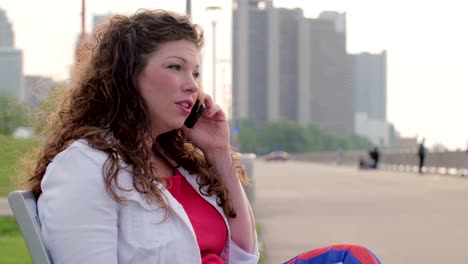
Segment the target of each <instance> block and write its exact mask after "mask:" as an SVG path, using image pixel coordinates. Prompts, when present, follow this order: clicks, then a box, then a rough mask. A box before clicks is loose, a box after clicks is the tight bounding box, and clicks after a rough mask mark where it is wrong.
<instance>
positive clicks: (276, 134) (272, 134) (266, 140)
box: [259, 119, 307, 152]
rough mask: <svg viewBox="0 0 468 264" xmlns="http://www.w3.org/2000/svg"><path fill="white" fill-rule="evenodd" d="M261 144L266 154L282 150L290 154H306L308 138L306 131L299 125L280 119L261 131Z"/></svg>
mask: <svg viewBox="0 0 468 264" xmlns="http://www.w3.org/2000/svg"><path fill="white" fill-rule="evenodd" d="M259 138H260V140H259V144H260V145H261V149H262V150H264V151H265V152H269V151H273V150H277V149H281V150H284V151H288V152H304V151H306V150H307V148H306V138H305V135H304V131H303V129H302V127H301V126H300V125H298V124H297V123H295V122H293V121H291V120H287V119H280V120H277V121H273V122H270V123H268V124H267V125H266V126H265V127H263V129H261V131H260V136H259Z"/></svg>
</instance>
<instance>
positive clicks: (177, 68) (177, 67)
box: [168, 64, 180, 71]
mask: <svg viewBox="0 0 468 264" xmlns="http://www.w3.org/2000/svg"><path fill="white" fill-rule="evenodd" d="M168 68H169V69H173V70H176V71H180V65H178V64H173V65H169V67H168Z"/></svg>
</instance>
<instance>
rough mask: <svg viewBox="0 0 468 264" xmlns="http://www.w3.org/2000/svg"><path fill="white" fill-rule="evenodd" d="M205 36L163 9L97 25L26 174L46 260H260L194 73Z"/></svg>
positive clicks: (231, 163)
mask: <svg viewBox="0 0 468 264" xmlns="http://www.w3.org/2000/svg"><path fill="white" fill-rule="evenodd" d="M202 42H203V34H202V32H201V30H200V28H199V27H198V26H197V25H194V24H192V23H191V21H190V20H189V19H188V18H187V17H185V16H181V15H178V14H175V13H171V12H168V11H163V10H156V11H148V10H141V11H138V12H137V13H136V14H135V15H133V16H131V17H126V16H121V15H116V16H114V17H112V18H111V19H110V20H109V21H108V22H107V23H106V24H104V25H102V26H101V27H99V28H98V29H97V30H96V32H95V35H94V38H93V42H92V43H91V44H88V45H87V46H86V48H87V50H86V52H85V54H87V57H85V58H84V59H83V60H82V61H80V65H78V68H77V70H78V73H79V74H78V75H77V78H76V80H74V83H73V88H72V89H71V90H70V91H69V92H68V93H67V95H66V96H65V99H64V101H63V103H62V104H61V105H60V106H59V107H58V109H57V111H56V115H55V118H53V119H52V121H51V122H50V127H49V129H48V131H47V133H46V141H45V144H44V145H43V147H42V149H41V153H40V156H39V159H38V162H37V165H36V167H35V171H34V174H33V175H32V176H31V178H30V179H29V183H30V184H31V189H32V190H33V192H34V194H35V195H36V197H37V198H38V213H39V217H40V220H41V222H42V234H43V236H44V240H45V243H46V245H47V248H48V250H49V253H50V255H51V258H52V259H53V261H54V263H257V262H258V246H257V237H256V233H255V221H254V218H253V214H252V210H251V208H250V205H249V203H248V200H247V198H246V195H245V193H244V191H243V188H242V184H241V180H240V179H245V178H246V177H245V175H244V174H243V172H242V170H241V169H240V168H241V167H240V165H238V163H237V159H235V158H233V157H234V156H233V155H232V154H231V150H230V147H229V129H228V124H227V120H226V116H225V114H224V113H223V111H222V110H221V109H220V107H219V106H218V105H216V104H215V103H214V102H213V100H212V99H211V97H210V96H203V94H202V92H201V91H200V88H199V86H198V83H197V77H198V75H199V57H200V56H199V51H200V48H201V46H202ZM197 99H199V100H200V101H201V102H203V103H204V104H205V106H206V111H205V112H204V113H203V114H202V115H201V117H200V119H199V120H198V122H197V123H196V125H195V126H194V127H193V128H190V129H189V128H187V127H185V126H184V125H183V124H184V121H185V120H186V118H187V117H188V115H189V114H190V112H191V109H192V107H194V104H195V101H196V100H197Z"/></svg>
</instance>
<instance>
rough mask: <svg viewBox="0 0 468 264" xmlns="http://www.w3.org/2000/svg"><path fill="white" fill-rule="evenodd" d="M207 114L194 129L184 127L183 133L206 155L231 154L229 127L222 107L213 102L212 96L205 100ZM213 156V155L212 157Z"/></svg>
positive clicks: (203, 115)
mask: <svg viewBox="0 0 468 264" xmlns="http://www.w3.org/2000/svg"><path fill="white" fill-rule="evenodd" d="M204 103H205V106H206V110H205V112H204V113H203V114H202V116H201V117H200V119H198V121H197V123H196V124H195V126H194V127H193V128H187V127H185V126H183V127H182V128H181V130H182V133H183V134H184V135H185V136H186V137H187V138H189V139H190V140H191V141H192V142H193V143H194V144H195V145H196V146H197V147H199V148H200V149H201V150H202V151H203V152H204V153H205V154H206V155H210V154H213V156H215V155H216V154H215V153H219V152H228V153H229V152H230V147H229V126H228V122H227V118H226V115H225V114H224V112H223V110H222V109H221V107H220V106H219V105H217V104H215V103H214V102H213V99H212V98H211V96H209V95H206V96H205V98H204ZM210 156H211V155H210Z"/></svg>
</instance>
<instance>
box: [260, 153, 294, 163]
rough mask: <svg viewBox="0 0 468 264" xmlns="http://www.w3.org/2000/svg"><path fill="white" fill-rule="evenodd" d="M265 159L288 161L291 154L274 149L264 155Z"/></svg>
mask: <svg viewBox="0 0 468 264" xmlns="http://www.w3.org/2000/svg"><path fill="white" fill-rule="evenodd" d="M263 159H264V160H265V161H275V160H279V161H286V160H288V159H289V154H288V153H287V152H285V151H273V152H270V153H268V154H267V155H265V156H263Z"/></svg>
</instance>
